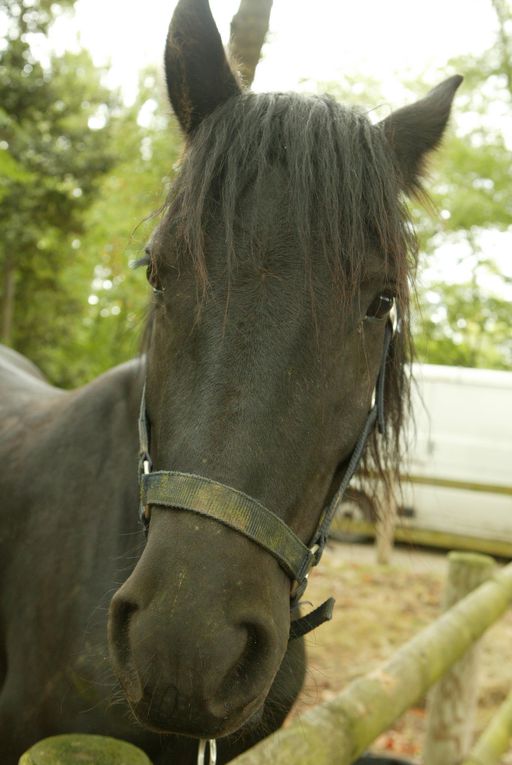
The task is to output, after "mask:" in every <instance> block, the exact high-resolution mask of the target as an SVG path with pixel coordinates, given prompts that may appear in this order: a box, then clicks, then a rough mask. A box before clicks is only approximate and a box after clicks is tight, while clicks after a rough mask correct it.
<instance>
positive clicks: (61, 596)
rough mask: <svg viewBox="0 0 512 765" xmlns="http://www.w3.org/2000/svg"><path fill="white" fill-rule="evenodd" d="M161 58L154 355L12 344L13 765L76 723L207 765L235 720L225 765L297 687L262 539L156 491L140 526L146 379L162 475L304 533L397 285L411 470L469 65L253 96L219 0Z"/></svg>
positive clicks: (393, 368) (385, 458)
mask: <svg viewBox="0 0 512 765" xmlns="http://www.w3.org/2000/svg"><path fill="white" fill-rule="evenodd" d="M165 70H166V78H167V84H168V90H169V96H170V100H171V103H172V106H173V108H174V111H175V113H176V116H177V118H178V120H179V122H180V124H181V126H182V128H183V131H184V134H185V136H186V148H185V152H184V155H183V159H182V163H181V168H180V171H179V174H178V177H177V179H176V182H175V184H174V187H173V189H172V192H171V195H170V198H169V201H168V205H167V207H166V210H165V212H164V214H163V215H162V219H161V222H160V225H159V226H158V228H157V230H156V231H155V233H154V236H153V237H152V240H151V243H150V245H149V246H148V250H147V259H148V278H149V282H150V284H151V285H152V287H153V291H154V298H153V305H152V310H151V314H150V318H149V323H148V328H147V333H146V348H145V354H144V355H143V356H141V358H140V359H138V360H136V361H133V362H131V363H128V364H124V365H122V366H120V367H117V368H115V369H112V370H111V371H110V372H108V373H107V374H105V375H103V376H102V377H100V378H99V379H98V380H95V381H94V382H92V383H90V384H89V385H87V386H85V387H84V388H81V389H79V390H76V391H71V392H65V391H62V390H58V389H56V388H54V387H52V386H51V385H49V384H48V383H47V382H46V381H45V380H44V378H43V377H42V375H41V374H40V373H39V371H38V370H37V369H36V368H35V367H33V366H32V365H31V364H30V362H28V361H26V360H25V359H23V358H22V357H20V356H19V355H17V354H16V353H14V352H13V351H9V350H7V349H6V350H5V351H4V352H3V355H2V364H1V366H0V379H1V384H2V394H1V399H0V406H1V410H2V427H3V433H2V441H1V458H0V465H1V479H0V480H1V497H2V507H1V511H2V522H1V526H0V541H1V548H0V572H1V584H2V596H1V611H0V751H1V753H2V763H3V765H14V763H16V762H17V758H18V757H19V756H20V754H21V753H22V752H23V751H24V750H25V749H27V748H28V747H29V746H30V745H32V744H33V743H34V742H35V741H37V740H38V739H41V738H43V737H45V736H48V735H52V734H56V733H59V732H68V731H82V732H95V733H103V734H109V735H113V736H117V737H119V738H123V739H125V740H128V741H132V742H134V743H136V744H138V745H139V746H140V747H142V748H143V749H144V750H145V751H146V752H147V753H148V755H149V756H150V757H151V758H152V759H153V761H154V762H155V763H170V762H172V763H183V764H186V763H192V762H194V760H195V757H196V752H197V740H196V739H197V738H199V737H203V738H213V737H217V738H219V739H220V741H219V751H220V755H219V760H220V761H222V762H225V761H227V760H229V759H230V758H231V757H233V756H234V755H235V754H236V753H237V752H239V751H241V750H242V749H244V748H247V747H248V746H250V745H251V744H253V743H254V742H255V741H257V740H258V739H259V738H261V737H262V736H264V735H266V734H267V733H268V732H270V731H272V730H274V729H275V728H277V727H278V726H279V725H281V723H282V721H283V719H284V717H285V716H286V714H287V712H288V710H289V708H290V706H291V704H292V703H293V701H294V699H295V697H296V695H297V693H298V692H299V690H300V687H301V683H302V680H303V673H304V665H305V659H304V649H303V645H302V643H303V641H302V640H295V641H289V632H290V588H291V582H290V578H289V576H288V575H287V573H286V572H285V570H283V567H282V566H281V565H279V562H278V561H277V560H276V559H275V558H274V557H273V556H272V555H271V554H269V552H268V551H267V550H266V549H264V548H263V547H262V546H260V545H259V544H256V543H255V542H253V541H251V539H249V538H247V537H246V536H244V535H243V534H241V533H238V532H237V531H236V530H233V529H232V528H229V527H228V526H226V525H224V524H223V523H219V522H218V520H215V519H212V518H209V517H205V516H204V515H200V514H198V513H195V512H186V511H183V510H180V509H178V507H176V506H175V507H161V506H158V505H156V504H155V505H154V506H153V507H151V508H150V509H151V522H150V524H149V529H148V535H147V541H145V537H144V533H143V531H142V528H141V525H140V523H139V519H138V504H139V500H138V488H137V469H136V468H137V453H138V438H137V417H138V411H139V404H140V400H141V393H142V387H143V383H144V381H146V402H147V403H146V407H147V418H148V421H149V424H150V429H151V445H150V452H151V459H152V462H153V469H154V470H158V469H161V470H169V469H172V470H176V471H181V472H182V473H186V474H196V475H197V474H199V475H200V476H205V477H207V478H209V479H212V480H214V481H217V482H220V483H222V484H225V485H227V486H230V487H233V488H234V489H237V490H239V491H242V492H244V493H245V494H246V495H249V496H250V497H252V498H256V499H257V500H258V501H259V502H260V503H262V504H263V505H264V506H266V507H267V508H269V509H270V510H271V511H273V512H274V513H275V514H276V515H277V516H279V517H280V518H281V519H282V520H283V521H284V522H285V523H286V524H287V526H288V527H289V528H291V529H292V530H293V532H295V534H296V535H297V536H298V537H299V538H300V539H301V540H302V541H303V542H305V543H308V542H309V540H310V539H311V536H312V534H313V532H314V529H315V528H316V526H317V523H318V519H319V517H320V514H321V511H322V508H323V507H324V506H325V504H326V502H327V501H328V500H329V498H330V497H332V496H333V494H334V493H335V491H336V488H337V486H338V484H339V482H340V479H341V476H342V475H343V474H344V472H345V470H346V466H347V462H348V461H349V458H350V455H351V454H352V451H353V449H354V444H355V443H356V441H357V439H358V436H359V433H360V431H361V429H362V428H363V424H364V423H365V421H366V418H367V414H368V411H369V409H370V406H371V400H372V395H373V391H374V388H375V384H376V379H377V375H378V373H379V368H380V366H381V359H382V354H383V346H384V342H385V337H386V326H388V321H389V319H388V316H389V312H390V310H391V308H392V306H393V304H394V303H395V304H396V306H397V308H398V309H399V312H400V316H401V321H402V325H401V332H399V333H395V335H394V337H393V339H392V341H391V346H390V349H389V353H388V354H387V358H386V361H385V366H386V382H385V389H384V391H383V392H384V397H383V398H384V405H385V406H384V411H385V415H386V420H385V423H383V425H384V428H383V430H384V433H383V435H381V436H377V435H372V436H371V438H370V442H369V445H368V448H367V450H366V458H365V460H366V464H367V465H369V466H371V467H372V472H374V473H375V471H377V472H380V474H381V475H383V476H385V475H387V474H388V473H389V470H390V469H392V468H393V464H394V463H395V462H396V457H397V438H398V432H399V428H400V423H401V419H402V407H403V402H404V401H405V400H406V392H407V382H406V379H405V376H404V372H403V362H404V359H405V358H406V354H407V337H408V334H407V326H408V281H409V277H410V274H411V267H413V265H414V255H415V252H414V238H413V236H412V234H411V226H410V223H409V219H408V217H407V213H406V208H405V206H404V203H403V197H404V195H407V194H418V193H421V191H422V186H421V180H420V179H421V173H422V170H423V167H424V163H425V159H426V157H427V156H428V154H429V152H431V151H432V150H433V149H435V148H436V146H437V145H438V144H439V142H440V140H441V137H442V134H443V131H444V129H445V126H446V123H447V120H448V117H449V112H450V107H451V102H452V99H453V95H454V93H455V90H456V88H457V87H458V85H459V83H460V81H461V78H460V77H452V78H451V79H449V80H447V81H445V82H444V83H442V84H441V85H440V86H438V87H437V88H435V89H434V90H433V91H432V92H431V93H430V94H429V95H427V96H426V98H424V99H423V100H421V101H419V102H418V103H416V104H414V105H413V106H410V107H406V108H403V109H400V110H399V111H397V112H394V113H392V114H391V115H390V116H389V117H387V118H386V119H385V120H384V121H383V122H381V123H380V124H378V125H371V124H370V122H369V121H368V119H367V118H366V116H365V115H364V114H363V113H361V112H359V111H355V110H353V109H347V108H344V107H342V106H340V105H339V104H337V103H336V102H335V101H334V100H332V99H331V98H329V97H327V96H323V97H305V96H301V95H290V94H261V95H260V94H251V93H247V92H243V91H242V89H241V87H240V85H239V84H238V81H237V78H236V76H235V75H234V74H233V72H232V70H231V69H230V66H229V64H228V62H227V60H226V58H225V55H224V51H223V48H222V45H221V41H220V37H219V34H218V32H217V29H216V27H215V23H214V21H213V19H212V16H211V13H210V10H209V7H208V3H207V0H181V2H180V3H179V4H178V7H177V9H176V12H175V15H174V17H173V21H172V23H171V27H170V30H169V36H168V39H167V46H166V52H165ZM127 577H128V578H127ZM123 581H124V584H122V582H123ZM118 588H119V589H118ZM116 590H117V592H116ZM114 593H115V594H114ZM112 596H113V597H112ZM110 599H111V604H110V607H109V601H110ZM107 613H108V625H109V626H108V639H107ZM109 656H110V659H109ZM111 666H112V668H113V672H112V670H111V669H110V667H111ZM114 678H117V680H115V679H114ZM118 681H119V683H120V686H119V684H117V683H118ZM120 688H121V689H122V691H121V690H120ZM129 710H131V711H129Z"/></svg>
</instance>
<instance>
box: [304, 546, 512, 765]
mask: <svg viewBox="0 0 512 765" xmlns="http://www.w3.org/2000/svg"><path fill="white" fill-rule="evenodd" d="M446 571H447V561H446V554H445V553H440V552H433V551H425V550H419V549H414V548H411V547H410V546H407V547H406V546H403V547H401V548H398V549H396V550H395V551H394V555H393V561H392V565H390V566H377V565H376V563H375V551H374V548H373V546H372V545H368V544H341V543H338V542H335V543H333V544H331V545H330V547H329V548H328V549H327V550H326V553H325V555H324V558H323V560H322V564H321V565H320V566H319V568H318V569H317V570H315V571H314V572H313V574H312V576H311V582H310V585H309V588H308V593H307V594H308V598H309V599H310V600H311V601H312V603H314V604H315V605H318V604H319V603H320V602H321V601H322V600H324V599H325V598H326V597H328V596H329V595H333V596H334V597H335V598H336V606H335V613H334V617H333V620H332V621H331V622H330V623H328V624H324V625H322V626H321V627H319V628H318V630H316V631H315V632H313V633H311V634H310V636H308V637H307V638H306V639H307V645H308V655H309V661H308V676H307V681H306V685H305V688H304V690H303V692H302V695H301V697H300V699H299V701H298V703H297V705H296V706H295V709H294V710H293V712H292V716H297V715H300V713H301V712H303V711H305V710H306V709H308V708H309V707H311V706H314V705H316V704H319V703H320V702H322V701H325V700H327V699H329V698H332V696H334V695H335V694H336V693H337V692H338V691H340V690H341V689H343V688H344V687H345V686H346V685H347V683H349V682H350V681H351V680H353V679H355V678H356V677H359V676H360V675H363V674H366V673H367V672H370V671H371V670H373V669H374V668H375V667H376V666H378V665H379V664H380V663H381V662H382V661H385V660H387V659H388V658H389V657H390V656H391V655H392V654H393V653H394V651H395V650H396V649H397V648H398V647H399V646H400V645H402V643H404V642H406V641H407V640H409V639H410V638H411V637H413V636H414V635H415V634H416V633H417V632H419V631H420V630H421V629H422V628H423V627H425V626H427V625H428V624H429V623H430V622H431V621H433V620H434V619H435V618H436V617H437V616H438V615H439V613H440V602H441V596H442V591H443V585H444V579H445V576H446ZM511 654H512V610H511V611H509V612H508V613H507V614H506V615H505V617H504V618H503V619H501V620H500V622H498V623H497V624H496V625H494V626H493V627H492V628H491V629H490V630H489V631H488V632H487V634H486V635H485V637H484V638H483V640H482V655H481V671H480V681H479V687H480V692H479V706H478V715H477V721H476V734H477V735H478V733H479V732H480V731H481V730H482V729H483V728H484V727H485V724H486V722H487V721H488V720H489V719H490V718H491V716H492V714H493V712H495V711H496V709H497V708H498V706H499V705H500V704H501V702H502V701H503V700H504V699H505V697H506V695H507V694H508V693H509V691H510V689H511V688H512V661H511ZM424 730H425V710H424V705H423V703H420V704H419V705H418V707H417V708H415V709H411V710H410V711H409V712H408V713H406V714H405V715H404V716H403V718H401V719H400V720H399V721H398V722H397V723H396V724H395V726H394V727H393V729H392V730H391V731H389V732H388V733H386V734H384V735H383V736H381V737H380V738H379V739H378V740H377V741H376V742H375V745H374V746H373V747H372V750H373V751H376V752H378V751H380V752H387V753H388V754H390V753H392V752H394V753H396V754H397V755H401V756H403V757H410V758H411V759H413V760H415V761H418V762H419V761H420V759H421V747H422V741H423V736H424ZM500 765H512V749H511V751H510V752H509V754H508V755H507V756H506V757H504V758H503V759H502V761H501V763H500Z"/></svg>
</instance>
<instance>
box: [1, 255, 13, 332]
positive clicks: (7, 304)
mask: <svg viewBox="0 0 512 765" xmlns="http://www.w3.org/2000/svg"><path fill="white" fill-rule="evenodd" d="M3 281H4V283H3V290H2V327H1V340H2V343H5V345H10V343H11V340H12V326H13V316H14V294H15V288H16V269H15V267H14V263H13V262H12V260H9V259H7V260H6V261H5V266H4V279H3Z"/></svg>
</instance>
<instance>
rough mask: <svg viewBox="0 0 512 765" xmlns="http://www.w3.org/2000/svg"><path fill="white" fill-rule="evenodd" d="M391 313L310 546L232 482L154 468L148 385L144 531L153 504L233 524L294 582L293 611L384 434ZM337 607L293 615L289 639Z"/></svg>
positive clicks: (142, 435)
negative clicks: (362, 415) (343, 461)
mask: <svg viewBox="0 0 512 765" xmlns="http://www.w3.org/2000/svg"><path fill="white" fill-rule="evenodd" d="M392 311H393V312H392V314H390V316H389V318H388V320H387V322H386V327H385V334H384V346H383V353H382V360H381V365H380V370H379V374H378V377H377V384H376V386H375V390H374V394H373V401H372V406H371V408H370V411H369V413H368V416H367V418H366V421H365V423H364V426H363V429H362V430H361V433H360V434H359V438H358V439H357V441H356V444H355V446H354V449H353V451H352V455H351V457H350V460H349V463H348V465H347V467H346V470H345V472H344V474H343V477H342V479H341V482H340V485H339V487H338V489H337V491H336V493H335V494H334V497H333V498H332V500H331V502H330V503H329V504H328V505H327V506H326V507H325V508H324V510H323V512H322V514H321V516H320V521H319V523H318V526H317V528H316V531H315V532H314V534H313V536H312V538H311V541H310V543H309V545H305V544H304V542H302V540H301V539H299V537H298V536H297V535H296V534H295V533H294V531H292V529H291V528H290V527H289V526H287V525H286V523H285V522H284V521H283V520H282V519H281V518H279V517H278V516H277V515H276V514H275V513H273V512H272V511H271V510H269V509H268V508H267V507H265V506H264V505H262V504H261V503H260V502H258V500H256V499H254V498H253V497H250V496H248V495H247V494H244V493H243V492H241V491H238V490H237V489H234V488H232V487H231V486H226V485H224V484H222V483H218V482H217V481H212V480H211V479H210V478H206V477H204V476H201V475H194V474H193V473H181V472H177V471H173V470H157V471H155V472H152V462H151V457H150V454H149V437H150V429H149V421H148V416H147V411H146V396H145V386H144V390H143V392H142V400H141V404H140V413H139V444H140V448H139V485H140V518H141V521H142V522H143V524H144V527H145V529H146V532H147V529H148V526H149V521H150V506H151V505H158V506H159V507H164V508H165V507H167V508H171V507H172V508H176V509H181V510H189V511H191V512H194V513H198V514H199V515H204V516H207V517H209V518H213V519H214V520H216V521H218V522H219V523H223V524H224V525H225V526H229V528H231V529H234V530H235V531H237V532H238V533H239V534H242V535H243V536H245V537H248V538H249V539H251V540H252V541H253V542H255V543H256V544H258V545H259V546H260V547H262V548H263V549H264V550H266V551H267V552H268V553H270V555H272V556H273V557H274V558H275V559H276V560H277V561H278V562H279V564H280V565H281V567H282V568H283V569H284V571H285V572H286V574H287V575H288V576H289V577H290V579H291V580H292V588H291V595H290V608H291V609H292V610H293V609H295V608H296V607H297V606H298V605H299V601H300V598H301V597H302V595H303V594H304V591H305V589H306V587H307V582H308V576H309V572H310V571H311V569H312V568H313V566H316V565H317V564H318V563H319V561H320V558H321V557H322V553H323V551H324V548H325V544H326V542H327V537H328V535H329V528H330V526H331V523H332V520H333V518H334V515H335V512H336V510H337V508H338V506H339V504H340V502H341V500H342V498H343V496H344V494H345V491H346V489H347V487H348V484H349V482H350V480H351V478H352V476H353V475H354V473H355V471H356V470H357V467H358V466H359V463H360V461H361V458H362V455H363V452H364V448H365V446H366V442H367V441H368V438H369V436H370V435H371V433H372V431H373V429H374V427H375V425H377V427H378V430H379V432H380V433H384V429H385V420H384V387H385V374H386V364H387V361H388V357H389V349H390V346H391V340H392V339H393V335H394V333H395V332H396V331H399V321H398V316H397V312H396V310H395V309H392ZM333 606H334V599H333V598H329V599H328V600H326V601H325V603H322V605H320V606H319V607H318V608H316V609H314V610H313V611H312V612H311V613H309V614H307V615H306V616H302V617H299V618H297V619H293V620H292V621H291V624H290V636H289V639H290V640H292V639H294V638H297V637H302V636H303V635H305V634H307V633H308V632H310V631H311V630H313V629H315V627H317V626H319V625H320V624H322V623H323V622H325V621H328V620H329V619H331V618H332V610H333Z"/></svg>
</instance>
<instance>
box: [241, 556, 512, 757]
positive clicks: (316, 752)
mask: <svg viewBox="0 0 512 765" xmlns="http://www.w3.org/2000/svg"><path fill="white" fill-rule="evenodd" d="M511 603H512V563H510V564H509V565H508V566H505V567H504V568H503V569H502V570H500V571H499V572H497V573H495V574H494V576H493V577H492V579H491V580H490V581H488V582H485V583H484V584H482V585H481V587H479V588H478V589H477V590H475V591H474V592H472V593H470V594H469V595H467V597H465V598H464V599H463V600H462V601H461V602H460V603H457V605H455V606H453V608H451V609H450V610H449V611H447V612H446V613H444V614H443V615H442V616H440V617H439V618H438V619H437V620H436V621H435V622H433V623H432V624H431V625H430V626H429V627H426V628H425V629H424V630H423V631H422V632H420V633H419V634H418V635H416V637H414V638H413V639H412V640H410V641H409V642H408V643H406V644H405V645H403V646H402V648H400V649H399V650H398V651H397V652H396V653H395V654H394V655H393V657H392V658H391V659H390V660H389V661H387V662H386V663H385V664H383V665H382V666H381V667H380V668H378V669H376V670H374V671H373V672H371V673H370V674H368V675H365V676H364V677H360V678H358V679H357V680H354V681H353V682H352V683H350V685H348V686H347V687H346V688H345V690H344V691H341V693H339V694H337V695H336V696H335V697H334V698H333V699H330V700H329V701H326V702H324V703H323V704H320V705H319V706H317V707H314V708H313V709H310V710H308V711H307V712H305V713H304V714H303V715H302V716H301V717H300V718H298V719H296V720H293V721H292V722H291V723H290V725H289V726H288V727H286V728H281V730H279V731H277V732H276V733H273V734H272V735H271V736H269V737H268V738H266V739H264V740H263V741H260V742H259V743H258V744H256V746H254V747H253V748H252V749H249V750H248V751H247V752H244V753H243V754H242V755H240V756H239V757H237V758H236V759H234V760H232V765H267V763H269V762H270V763H272V765H290V763H293V765H333V763H336V765H350V763H353V762H354V760H356V759H357V757H358V756H359V755H360V754H361V753H362V752H364V751H365V749H366V748H367V747H368V745H369V744H371V743H372V741H375V739H376V738H377V736H378V735H379V734H380V733H383V732H384V731H385V730H388V728H389V727H390V725H392V724H393V723H394V722H395V720H397V719H398V718H399V717H400V716H401V715H402V714H403V713H404V712H405V711H406V710H407V709H409V708H410V707H411V706H412V705H413V704H415V703H416V702H417V701H418V700H419V699H420V698H422V697H423V696H424V695H425V693H426V691H427V690H428V689H429V688H430V687H431V686H432V685H434V683H436V682H437V681H438V680H439V679H440V678H441V677H442V676H443V675H444V674H445V673H446V672H447V671H448V670H449V669H450V667H452V666H453V665H454V664H455V662H457V661H459V659H460V658H461V657H462V656H463V655H464V653H465V652H466V651H467V650H468V648H470V647H471V646H472V645H473V644H474V643H475V642H476V641H477V640H478V639H479V638H480V637H481V636H482V635H483V633H484V632H485V630H486V629H488V627H490V626H491V625H492V624H494V623H495V622H496V621H497V620H498V619H499V618H500V617H501V616H502V615H503V614H504V613H505V611H506V610H507V609H508V608H509V607H510V605H511ZM430 765H441V762H440V761H437V762H431V763H430ZM442 765H444V763H442Z"/></svg>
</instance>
